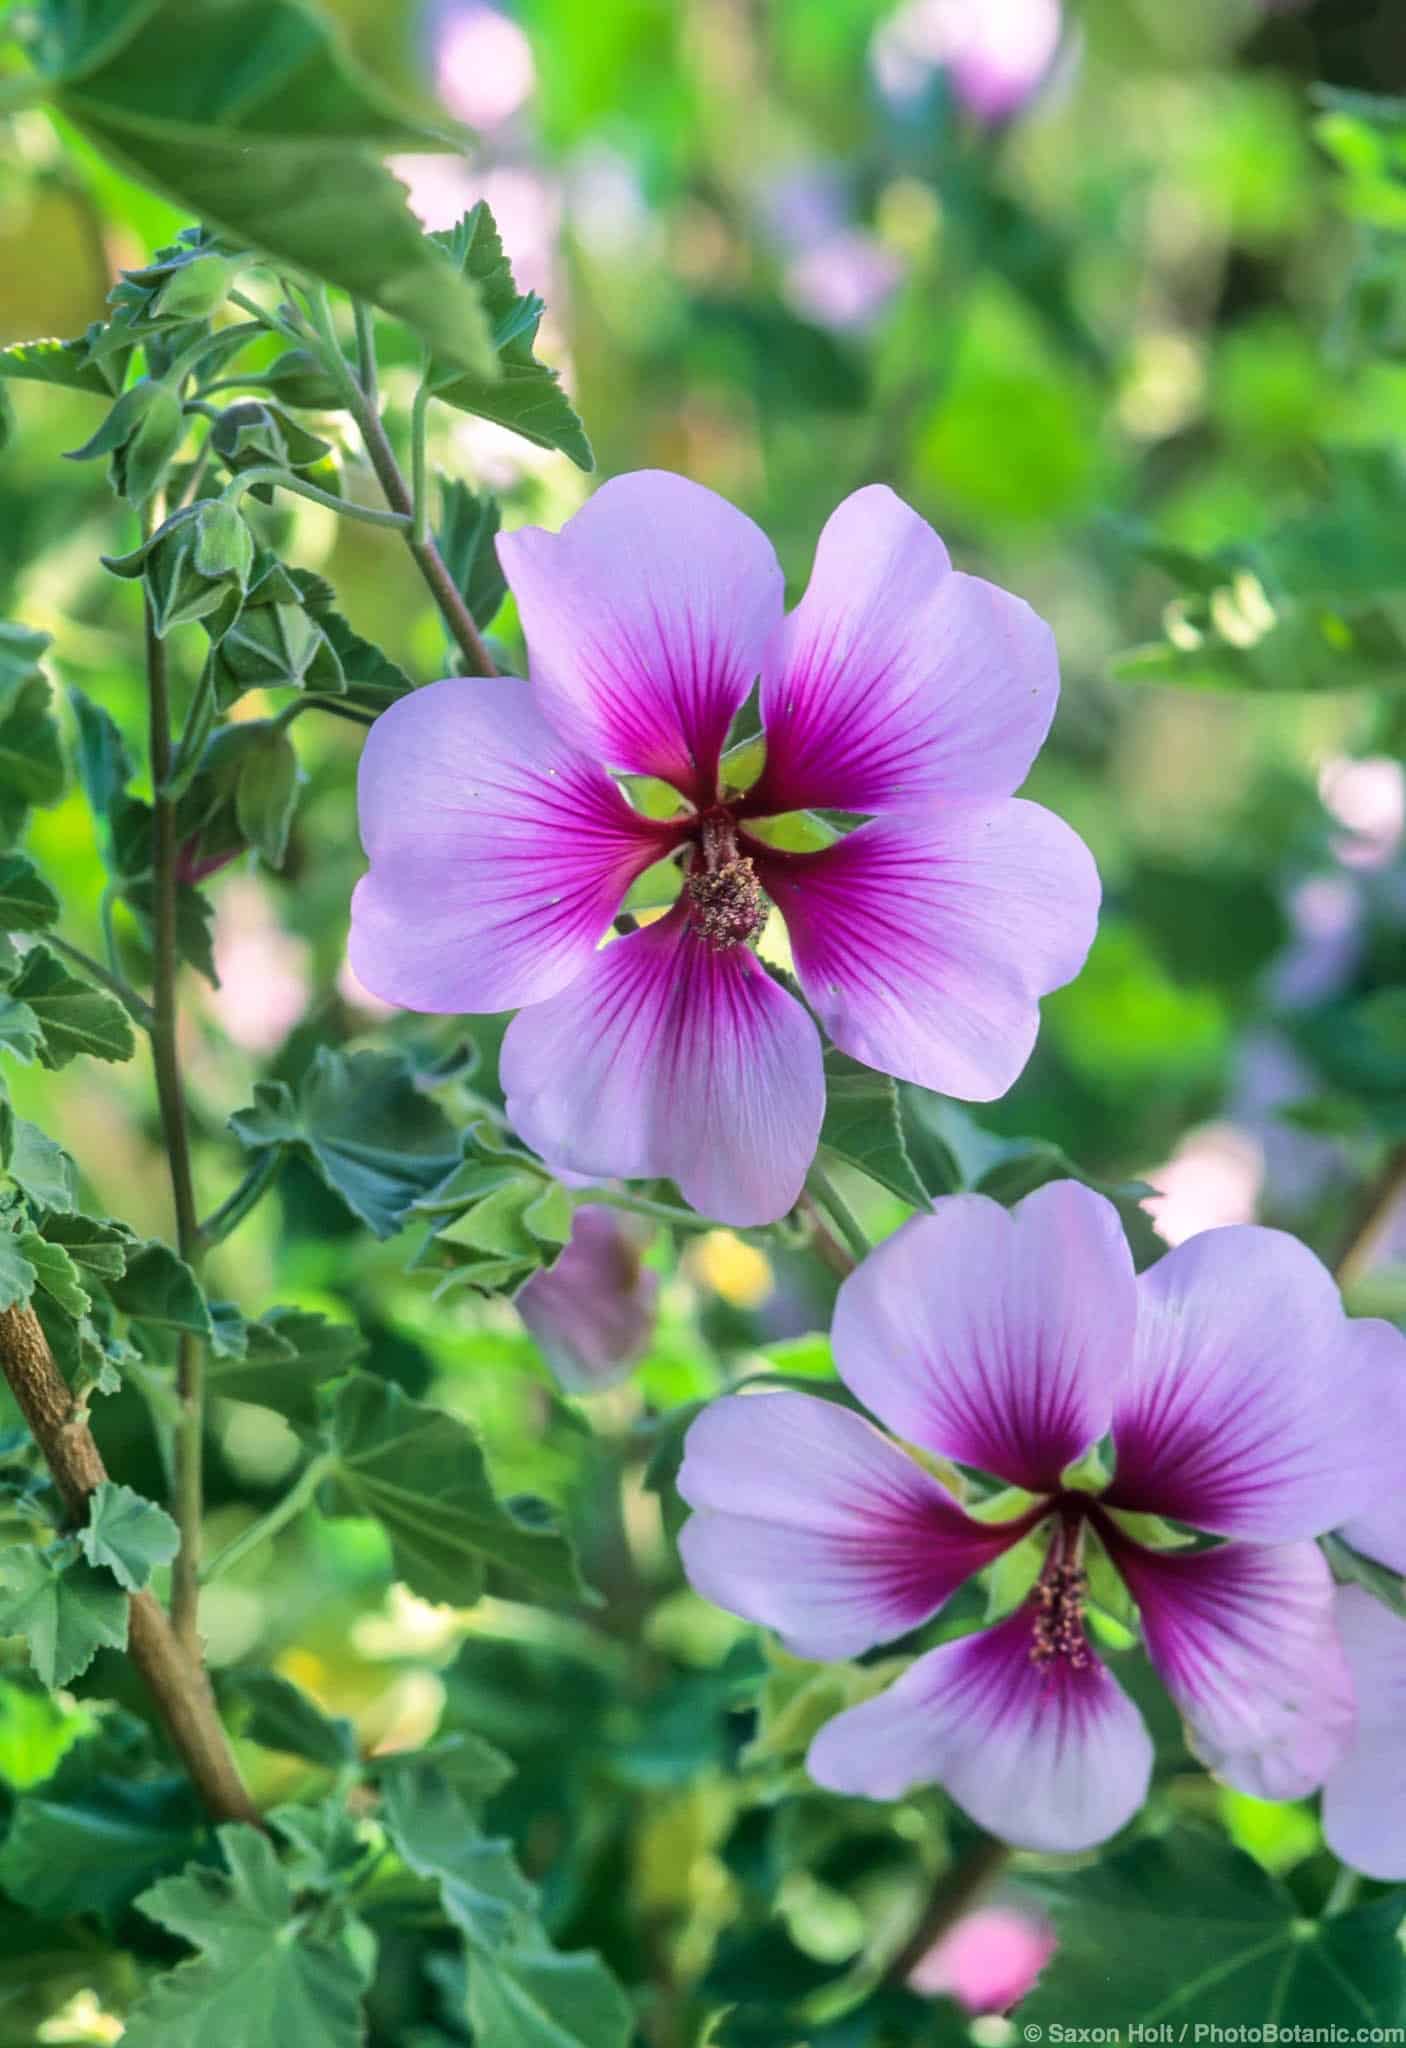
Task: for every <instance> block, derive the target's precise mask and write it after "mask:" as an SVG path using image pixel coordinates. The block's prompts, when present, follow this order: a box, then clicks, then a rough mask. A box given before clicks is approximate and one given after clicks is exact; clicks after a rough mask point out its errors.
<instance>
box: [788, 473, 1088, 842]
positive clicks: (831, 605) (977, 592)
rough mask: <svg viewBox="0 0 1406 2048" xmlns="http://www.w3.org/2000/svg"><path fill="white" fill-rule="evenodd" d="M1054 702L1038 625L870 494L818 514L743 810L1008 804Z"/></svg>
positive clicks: (1054, 665) (893, 505)
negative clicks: (960, 570) (753, 786)
mask: <svg viewBox="0 0 1406 2048" xmlns="http://www.w3.org/2000/svg"><path fill="white" fill-rule="evenodd" d="M1058 696H1059V659H1058V656H1057V654H1056V651H1055V643H1054V636H1053V634H1052V633H1051V632H1050V629H1049V627H1048V626H1047V625H1046V624H1045V623H1044V621H1043V619H1040V618H1038V617H1037V616H1036V614H1035V613H1034V612H1033V611H1031V609H1030V607H1029V605H1027V604H1024V603H1022V601H1021V600H1020V598H1018V597H1012V596H1011V595H1010V593H1009V592H1008V591H1004V590H998V589H997V588H996V586H995V585H994V584H992V583H983V582H981V581H980V580H979V579H978V578H977V577H975V576H963V575H959V574H957V573H955V572H954V570H953V568H952V564H951V563H950V561H949V560H948V558H947V550H946V548H944V547H943V545H942V542H941V541H940V540H939V539H938V537H937V535H936V534H935V533H934V532H933V530H932V528H931V527H930V526H929V525H928V524H927V523H926V521H925V520H922V519H920V518H919V517H918V515H917V513H916V512H914V511H913V510H912V508H911V507H910V506H908V505H905V504H904V502H903V500H902V499H901V498H897V497H895V496H894V494H893V492H892V491H890V490H888V489H886V488H885V486H884V485H882V484H871V485H869V486H868V487H867V489H865V490H862V491H856V492H855V493H854V495H853V496H852V497H849V498H846V499H845V501H844V503H843V504H842V505H841V506H839V507H838V509H837V510H836V511H835V512H834V513H832V514H831V517H830V519H829V521H828V522H827V524H826V527H825V530H824V532H823V533H822V534H821V536H820V541H819V545H818V546H817V548H816V551H815V566H814V569H813V570H812V572H811V579H810V587H809V588H808V590H807V591H806V594H805V596H804V597H803V598H802V599H801V602H800V603H799V604H798V605H797V607H796V609H795V610H794V611H793V612H792V613H791V616H790V617H789V618H788V619H787V621H786V623H785V625H784V626H783V627H782V628H781V631H780V632H779V633H778V634H777V636H776V639H775V640H774V642H773V643H772V645H771V647H770V648H769V649H768V651H767V656H766V660H765V663H764V665H763V671H762V720H763V723H764V725H765V727H766V738H767V757H766V767H765V769H764V770H763V775H762V780H761V783H760V784H759V786H758V788H757V790H756V791H755V792H754V797H755V809H756V810H760V809H762V808H765V809H768V810H772V811H791V810H803V809H810V808H813V807H815V806H818V805H835V806H838V807H839V808H841V809H844V810H852V811H878V810H886V809H888V808H890V807H892V806H894V805H914V804H923V805H926V804H928V803H930V802H931V800H932V799H933V798H934V797H954V796H956V797H1001V796H1009V795H1010V794H1011V792H1012V791H1013V790H1015V789H1018V788H1019V786H1020V784H1021V783H1022V782H1023V781H1024V780H1025V777H1026V774H1027V772H1028V771H1029V768H1030V763H1031V762H1032V761H1033V760H1034V758H1035V756H1036V754H1037V753H1038V752H1039V750H1040V747H1041V745H1042V743H1043V741H1044V738H1045V735H1046V733H1047V732H1048V731H1049V728H1050V720H1051V719H1052V718H1053V716H1054V708H1055V702H1056V700H1057V698H1058Z"/></svg>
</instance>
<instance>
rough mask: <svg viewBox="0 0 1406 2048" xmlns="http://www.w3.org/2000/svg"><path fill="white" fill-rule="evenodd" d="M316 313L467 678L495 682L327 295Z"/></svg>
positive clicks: (330, 360) (314, 304)
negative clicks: (345, 348) (420, 524)
mask: <svg viewBox="0 0 1406 2048" xmlns="http://www.w3.org/2000/svg"><path fill="white" fill-rule="evenodd" d="M311 309H312V313H313V318H314V320H315V321H316V323H317V331H318V339H319V340H320V341H321V343H322V349H323V354H324V355H325V357H326V360H327V366H328V368H329V369H330V370H331V372H332V374H333V375H334V376H335V377H336V378H337V380H338V382H339V383H340V384H341V387H342V395H343V397H344V398H345V400H346V405H347V411H348V412H349V413H350V414H351V416H352V418H353V419H354V420H355V421H356V424H357V426H358V428H359V429H360V432H361V438H362V441H363V443H364V444H365V448H366V454H367V459H368V460H369V462H370V464H371V467H372V469H373V470H374V471H375V473H376V481H377V482H378V483H379V484H380V486H381V491H382V494H383V496H384V498H385V500H386V503H387V504H388V505H389V506H390V508H391V510H392V512H399V513H401V514H402V515H403V516H404V517H405V518H407V519H408V520H410V522H411V524H410V526H409V527H407V528H406V529H405V544H406V546H407V547H408V548H409V550H410V553H411V555H412V556H413V557H414V560H415V564H416V566H417V568H418V569H419V571H420V574H421V575H422V576H423V577H424V579H425V582H426V584H427V585H428V587H429V592H430V595H431V597H432V598H433V599H434V601H435V603H436V604H437V605H438V606H439V610H440V615H441V617H442V618H443V620H444V623H445V624H446V625H447V626H448V628H449V630H450V632H451V633H452V634H453V636H454V639H455V642H456V643H457V645H458V647H459V650H460V652H461V653H462V655H463V657H464V673H465V674H466V675H471V676H496V675H497V673H498V670H497V667H496V666H495V664H494V660H493V657H492V655H491V654H490V653H489V651H488V649H487V648H486V647H485V646H484V644H483V636H482V634H481V633H480V632H479V630H478V627H477V625H476V624H475V623H474V616H473V613H472V612H471V611H470V610H469V608H468V605H467V604H466V603H465V602H464V598H463V594H462V592H461V591H460V589H459V586H458V584H457V583H456V582H455V581H454V578H453V577H452V576H451V575H450V573H449V570H448V567H447V565H446V563H445V560H444V557H443V555H442V554H441V553H440V551H439V545H438V543H437V542H436V540H435V537H434V535H433V534H432V533H427V534H424V535H423V536H421V535H417V533H416V532H415V529H414V520H415V499H414V494H413V493H412V491H411V489H410V486H409V484H408V483H407V482H406V480H405V475H404V472H403V471H402V469H401V467H400V464H399V463H398V462H397V461H396V456H395V450H394V449H393V448H392V446H391V444H390V439H389V437H388V435H387V433H386V430H385V427H384V426H383V425H382V423H381V414H380V408H379V406H378V405H377V402H376V399H375V396H374V395H373V393H372V392H370V391H368V390H367V389H366V387H365V385H364V383H363V382H362V381H361V380H359V379H358V378H357V376H356V375H355V374H354V373H353V371H352V367H351V365H350V363H349V362H348V361H347V359H346V357H345V355H343V353H342V347H341V343H340V342H339V341H338V339H337V334H336V329H335V328H334V327H333V325H332V316H331V308H330V307H329V306H328V304H327V299H326V294H325V293H324V294H322V295H321V296H320V297H319V296H318V295H317V294H314V295H313V297H312V300H311ZM358 338H359V340H360V342H361V344H362V353H363V354H364V353H365V349H366V336H365V335H364V334H361V335H359V337H358Z"/></svg>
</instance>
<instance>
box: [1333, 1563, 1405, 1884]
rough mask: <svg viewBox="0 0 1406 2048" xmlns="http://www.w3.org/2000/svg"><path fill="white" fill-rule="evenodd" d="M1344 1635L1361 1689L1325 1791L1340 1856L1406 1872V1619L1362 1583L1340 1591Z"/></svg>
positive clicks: (1390, 1873) (1374, 1873)
mask: <svg viewBox="0 0 1406 2048" xmlns="http://www.w3.org/2000/svg"><path fill="white" fill-rule="evenodd" d="M1338 1635H1339V1637H1340V1639H1341V1641H1342V1646H1343V1649H1344V1651H1345V1652H1346V1655H1347V1662H1348V1669H1349V1670H1350V1671H1351V1673H1352V1678H1353V1684H1354V1686H1355V1688H1356V1692H1357V1736H1356V1739H1355V1741H1354V1742H1353V1745H1352V1747H1351V1749H1350V1750H1349V1751H1348V1753H1347V1755H1346V1756H1345V1757H1344V1758H1343V1760H1342V1762H1341V1763H1340V1764H1339V1765H1338V1767H1337V1769H1336V1770H1335V1771H1334V1773H1333V1775H1332V1777H1331V1778H1329V1780H1328V1783H1327V1784H1326V1785H1325V1787H1324V1788H1323V1833H1324V1835H1325V1836H1326V1838H1327V1842H1328V1846H1329V1848H1330V1849H1331V1850H1332V1851H1333V1853H1334V1855H1336V1856H1341V1858H1342V1860H1343V1862H1344V1863H1350V1864H1351V1865H1352V1866H1353V1868H1354V1870H1361V1871H1364V1872H1365V1873H1366V1875H1367V1876H1368V1877H1379V1878H1382V1879H1384V1880H1385V1881H1386V1882H1388V1883H1391V1882H1394V1881H1395V1880H1396V1879H1398V1878H1403V1877H1406V1736H1403V1733H1402V1731H1403V1729H1406V1621H1403V1620H1402V1619H1401V1617H1400V1615H1398V1614H1392V1613H1391V1612H1390V1610H1389V1609H1388V1608H1385V1607H1383V1605H1382V1603H1381V1602H1380V1600H1374V1599H1373V1598H1372V1595H1371V1594H1370V1593H1369V1592H1367V1591H1366V1589H1365V1588H1364V1587H1362V1586H1341V1587H1339V1589H1338Z"/></svg>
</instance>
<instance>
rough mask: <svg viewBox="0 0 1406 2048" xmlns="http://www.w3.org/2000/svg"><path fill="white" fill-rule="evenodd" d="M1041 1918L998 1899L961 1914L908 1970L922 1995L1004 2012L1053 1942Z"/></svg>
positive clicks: (1028, 1984) (1028, 1985)
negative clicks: (946, 1998) (945, 1998)
mask: <svg viewBox="0 0 1406 2048" xmlns="http://www.w3.org/2000/svg"><path fill="white" fill-rule="evenodd" d="M1058 1945H1059V1942H1058V1937H1057V1936H1056V1934H1055V1931H1054V1929H1053V1927H1051V1926H1050V1924H1049V1922H1048V1921H1047V1920H1045V1919H1043V1918H1037V1917H1036V1915H1035V1914H1033V1913H1029V1912H1026V1911H1024V1910H1023V1909H1022V1908H1021V1907H1019V1906H1015V1905H1003V1904H1001V1903H1000V1902H999V1901H998V1902H997V1903H996V1904H995V1905H991V1906H978V1907H976V1909H975V1910H974V1911H973V1912H970V1913H964V1914H963V1915H962V1918H961V1919H960V1920H959V1921H958V1922H957V1923H956V1925H955V1926H954V1927H949V1928H948V1930H947V1932H946V1933H945V1934H940V1935H939V1936H938V1938H937V1940H936V1941H935V1942H934V1943H933V1945H932V1947H931V1948H930V1949H927V1950H926V1951H925V1952H924V1954H923V1955H922V1956H920V1957H919V1959H918V1961H917V1962H916V1963H915V1964H914V1965H913V1968H912V1969H911V1970H910V1971H909V1972H908V1988H909V1990H910V1991H916V1992H918V1993H919V1994H920V1996H922V1997H924V1998H940V1997H944V1996H945V1997H948V1998H955V1999H956V2001H957V2003H958V2005H961V2006H965V2007H966V2009H967V2011H968V2012H969V2013H1003V2012H1009V2011H1010V2009H1011V2007H1012V2006H1013V2005H1019V2003H1020V2001H1021V1999H1022V1998H1026V1997H1028V1996H1029V1994H1030V1992H1031V1991H1033V1990H1034V1988H1035V1984H1036V1981H1037V1979H1038V1978H1039V1975H1040V1972H1041V1971H1042V1970H1043V1969H1044V1967H1045V1965H1046V1963H1047V1962H1048V1961H1049V1959H1050V1957H1051V1956H1052V1955H1053V1954H1054V1952H1055V1949H1056V1948H1057V1947H1058Z"/></svg>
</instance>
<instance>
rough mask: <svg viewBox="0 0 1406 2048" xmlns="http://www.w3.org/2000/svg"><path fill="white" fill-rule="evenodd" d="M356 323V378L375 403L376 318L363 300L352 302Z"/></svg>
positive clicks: (353, 317)
mask: <svg viewBox="0 0 1406 2048" xmlns="http://www.w3.org/2000/svg"><path fill="white" fill-rule="evenodd" d="M352 319H353V320H354V321H355V322H356V378H357V382H358V383H359V384H360V386H361V388H362V390H363V391H364V392H365V393H366V396H367V397H368V398H369V399H370V401H371V403H372V404H373V405H374V404H375V403H376V316H375V314H374V313H373V312H372V310H371V308H370V307H369V306H368V305H367V303H366V301H365V299H353V300H352Z"/></svg>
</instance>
